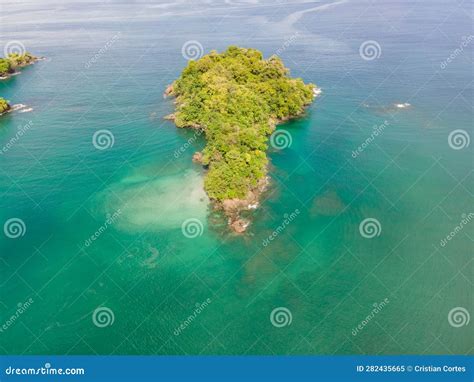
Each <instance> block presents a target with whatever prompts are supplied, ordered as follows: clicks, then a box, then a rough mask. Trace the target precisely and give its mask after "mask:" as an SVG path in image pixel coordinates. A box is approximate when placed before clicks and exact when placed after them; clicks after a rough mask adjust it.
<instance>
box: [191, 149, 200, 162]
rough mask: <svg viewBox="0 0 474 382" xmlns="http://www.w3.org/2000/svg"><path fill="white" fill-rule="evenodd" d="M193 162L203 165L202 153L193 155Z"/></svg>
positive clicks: (198, 152)
mask: <svg viewBox="0 0 474 382" xmlns="http://www.w3.org/2000/svg"><path fill="white" fill-rule="evenodd" d="M193 162H196V163H202V153H201V152H200V151H196V152H195V153H194V155H193Z"/></svg>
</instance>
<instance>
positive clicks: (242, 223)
mask: <svg viewBox="0 0 474 382" xmlns="http://www.w3.org/2000/svg"><path fill="white" fill-rule="evenodd" d="M229 224H230V228H232V229H233V230H234V231H235V232H236V233H244V232H245V230H246V229H247V227H248V226H249V224H250V222H249V221H248V220H246V219H237V220H234V221H233V222H232V223H229Z"/></svg>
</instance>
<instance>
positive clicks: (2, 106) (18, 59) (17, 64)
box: [0, 52, 45, 116]
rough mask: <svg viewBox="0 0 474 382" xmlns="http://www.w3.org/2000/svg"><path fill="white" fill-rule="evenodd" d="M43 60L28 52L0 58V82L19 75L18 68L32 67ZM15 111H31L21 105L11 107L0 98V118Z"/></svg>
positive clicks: (6, 101)
mask: <svg viewBox="0 0 474 382" xmlns="http://www.w3.org/2000/svg"><path fill="white" fill-rule="evenodd" d="M44 59H45V58H44V57H37V56H34V55H32V54H31V53H29V52H25V53H23V54H18V53H11V54H9V55H7V57H3V58H0V80H8V79H9V78H11V77H13V76H16V75H18V74H20V72H19V71H18V69H19V68H24V67H26V66H29V65H33V64H34V63H36V62H38V61H42V60H44ZM16 110H22V111H23V112H27V111H31V110H33V109H32V108H28V107H27V106H26V105H23V104H17V105H11V104H10V102H9V101H8V100H6V99H5V98H3V97H0V116H2V115H4V114H7V113H11V112H13V111H16Z"/></svg>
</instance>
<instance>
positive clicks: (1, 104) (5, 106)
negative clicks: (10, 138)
mask: <svg viewBox="0 0 474 382" xmlns="http://www.w3.org/2000/svg"><path fill="white" fill-rule="evenodd" d="M10 109H11V106H10V104H9V103H8V102H7V100H6V99H5V98H2V97H0V115H2V114H3V113H6V112H8V111H10Z"/></svg>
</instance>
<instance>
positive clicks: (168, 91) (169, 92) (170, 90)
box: [163, 84, 173, 98]
mask: <svg viewBox="0 0 474 382" xmlns="http://www.w3.org/2000/svg"><path fill="white" fill-rule="evenodd" d="M172 94H173V85H172V84H171V85H168V86H167V87H166V90H165V92H164V93H163V97H164V98H166V97H168V96H170V95H172Z"/></svg>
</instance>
